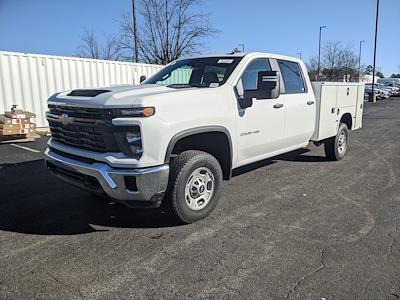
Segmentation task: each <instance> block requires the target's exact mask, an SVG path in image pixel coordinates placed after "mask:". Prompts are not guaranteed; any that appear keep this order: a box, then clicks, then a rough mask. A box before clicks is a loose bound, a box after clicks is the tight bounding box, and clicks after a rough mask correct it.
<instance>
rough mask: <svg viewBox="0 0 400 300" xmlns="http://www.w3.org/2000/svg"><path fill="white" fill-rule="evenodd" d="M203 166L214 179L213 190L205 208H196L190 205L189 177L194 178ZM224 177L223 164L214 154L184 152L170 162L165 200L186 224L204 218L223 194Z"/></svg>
mask: <svg viewBox="0 0 400 300" xmlns="http://www.w3.org/2000/svg"><path fill="white" fill-rule="evenodd" d="M201 168H206V169H207V170H208V171H210V172H211V174H212V176H213V179H214V180H213V183H211V185H212V187H213V192H212V194H211V196H210V198H209V200H208V203H207V204H206V205H205V206H204V207H203V208H201V209H199V210H194V209H192V208H191V207H190V206H189V202H190V201H189V199H190V198H186V196H185V191H186V185H187V183H188V182H189V179H191V178H193V172H195V171H196V170H198V169H201ZM222 179H223V176H222V170H221V166H220V164H219V162H218V161H217V160H216V159H215V157H214V156H212V155H210V154H208V153H206V152H202V151H194V150H190V151H185V152H182V153H181V154H179V155H178V156H177V157H176V158H174V159H173V160H172V161H171V162H170V173H169V182H168V189H167V193H166V198H165V201H167V202H168V205H169V207H170V209H171V210H172V212H173V213H174V214H175V216H176V217H177V218H178V220H179V221H181V222H182V223H184V224H190V223H194V222H196V221H199V220H201V219H204V218H205V217H207V216H208V215H209V214H210V213H211V212H212V211H213V210H214V208H215V206H216V205H217V202H218V199H219V197H220V194H221V186H222ZM206 188H207V189H208V187H206ZM203 191H204V189H203Z"/></svg>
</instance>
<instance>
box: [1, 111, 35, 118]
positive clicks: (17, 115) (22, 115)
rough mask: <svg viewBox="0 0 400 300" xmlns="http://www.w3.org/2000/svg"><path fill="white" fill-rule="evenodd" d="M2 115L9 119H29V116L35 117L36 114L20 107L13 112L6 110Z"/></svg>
mask: <svg viewBox="0 0 400 300" xmlns="http://www.w3.org/2000/svg"><path fill="white" fill-rule="evenodd" d="M4 115H5V116H6V117H7V118H11V119H29V118H36V115H35V114H34V113H31V112H29V111H24V110H22V109H16V110H15V111H14V112H11V111H6V112H5V113H4Z"/></svg>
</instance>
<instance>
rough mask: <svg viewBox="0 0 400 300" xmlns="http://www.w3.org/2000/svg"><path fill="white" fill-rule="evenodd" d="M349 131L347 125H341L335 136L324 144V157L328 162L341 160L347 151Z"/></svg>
mask: <svg viewBox="0 0 400 300" xmlns="http://www.w3.org/2000/svg"><path fill="white" fill-rule="evenodd" d="M348 139H349V130H348V128H347V125H346V124H344V123H341V124H340V126H339V130H338V133H337V134H336V136H334V137H331V138H329V139H328V140H326V141H325V143H324V148H325V155H326V157H327V158H328V159H329V160H341V159H342V158H343V157H344V156H345V154H346V151H347V144H348Z"/></svg>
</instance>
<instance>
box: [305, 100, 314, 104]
mask: <svg viewBox="0 0 400 300" xmlns="http://www.w3.org/2000/svg"><path fill="white" fill-rule="evenodd" d="M314 103H315V102H314V101H312V100H310V101H307V105H313V104H314Z"/></svg>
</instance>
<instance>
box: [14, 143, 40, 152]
mask: <svg viewBox="0 0 400 300" xmlns="http://www.w3.org/2000/svg"><path fill="white" fill-rule="evenodd" d="M10 146H14V147H17V148H20V149H24V150H27V151H31V152H34V153H39V152H40V151H39V150H36V149H32V148H29V147H25V146H21V145H17V144H10Z"/></svg>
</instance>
